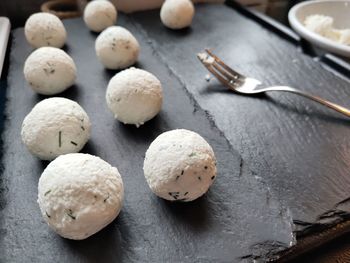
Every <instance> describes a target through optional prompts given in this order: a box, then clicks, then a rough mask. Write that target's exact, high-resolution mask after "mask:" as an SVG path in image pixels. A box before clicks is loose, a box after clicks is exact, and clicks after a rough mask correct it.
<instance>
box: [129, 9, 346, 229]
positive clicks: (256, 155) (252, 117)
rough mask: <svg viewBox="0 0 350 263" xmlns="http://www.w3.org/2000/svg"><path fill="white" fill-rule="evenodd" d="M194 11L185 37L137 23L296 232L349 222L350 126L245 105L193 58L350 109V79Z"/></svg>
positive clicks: (224, 12) (252, 101) (311, 111)
mask: <svg viewBox="0 0 350 263" xmlns="http://www.w3.org/2000/svg"><path fill="white" fill-rule="evenodd" d="M196 11H197V13H196V17H195V19H194V22H193V25H192V27H191V29H189V30H187V31H180V32H174V31H171V30H167V29H165V28H164V27H163V26H162V25H161V24H160V23H158V21H157V20H158V18H157V13H156V12H154V13H153V15H150V14H149V13H147V14H146V13H144V14H137V15H134V16H133V19H134V21H135V23H137V24H138V26H139V28H140V30H142V31H143V33H144V35H146V36H147V37H148V38H149V40H150V42H151V45H152V46H153V48H154V49H155V50H157V52H158V54H159V56H160V57H161V58H162V61H164V62H166V63H167V64H168V66H169V68H171V69H172V71H173V72H174V74H175V75H176V76H177V77H178V78H179V79H181V81H182V82H183V84H184V85H186V87H187V89H188V90H189V92H190V93H191V94H192V95H193V96H194V97H195V98H196V100H197V102H198V103H199V105H201V107H202V108H203V109H204V110H206V111H208V112H209V114H211V115H212V118H213V119H214V121H215V122H216V124H217V125H218V127H219V129H221V130H222V131H223V132H224V133H225V135H226V136H227V138H228V139H229V141H230V143H231V144H232V145H233V146H234V148H235V149H237V150H238V151H239V152H240V153H241V155H242V158H243V162H244V163H245V164H246V170H247V171H251V172H252V173H253V174H254V175H256V176H259V177H261V178H263V180H264V181H266V182H267V184H268V185H269V186H270V187H271V191H272V192H273V193H274V194H275V195H276V196H277V197H278V199H279V200H281V202H282V203H283V204H284V205H286V206H287V207H289V209H290V210H291V214H292V217H293V219H294V220H296V223H298V225H297V230H298V231H301V232H302V231H303V230H305V229H307V230H310V228H312V226H313V224H315V223H316V224H331V225H332V224H334V223H335V222H337V221H339V220H342V218H344V217H346V216H347V215H349V212H350V207H349V204H350V202H349V199H347V198H348V197H349V189H350V176H349V170H350V169H349V168H350V167H349V166H350V150H349V149H350V141H349V140H348V135H349V131H350V121H349V120H348V119H346V118H345V117H343V116H341V115H339V114H337V113H335V112H332V111H330V110H328V109H327V108H325V107H322V106H319V105H317V104H315V103H313V102H311V101H308V100H306V99H304V98H301V97H298V96H295V95H291V94H283V93H269V94H267V95H265V96H257V97H247V96H240V95H237V94H233V93H232V92H230V91H228V90H226V89H225V88H224V87H222V85H220V84H218V82H217V81H216V80H214V79H212V80H211V81H210V82H209V83H207V82H206V80H205V75H206V74H207V72H206V70H205V69H204V67H203V66H202V65H201V64H200V63H199V62H198V60H197V58H196V53H197V52H199V51H202V50H203V49H204V48H214V51H215V53H217V55H218V56H219V57H221V58H222V59H223V60H224V61H226V62H227V63H228V64H229V65H231V66H232V67H233V68H234V69H236V70H238V71H240V72H242V73H243V74H246V75H250V76H252V77H255V78H257V79H260V80H262V81H263V82H264V83H266V84H268V85H269V84H271V85H276V84H277V85H278V84H283V85H290V86H292V87H296V88H300V89H303V90H305V91H308V92H310V93H314V94H318V95H319V96H322V97H324V98H328V99H329V100H332V101H334V102H337V103H339V104H341V105H344V106H347V107H350V102H349V98H350V82H349V79H346V78H345V77H344V76H340V75H339V76H337V75H335V74H333V73H331V72H329V71H327V70H326V69H324V68H323V67H322V64H321V63H319V62H317V61H315V60H313V59H312V58H311V57H309V56H306V55H303V54H301V53H300V52H299V51H298V50H297V48H295V46H294V45H293V44H290V43H289V42H288V41H285V40H283V39H281V38H280V37H278V36H276V35H274V34H272V33H271V32H269V31H267V30H266V29H265V28H263V27H262V26H260V25H258V24H256V23H255V22H254V21H251V20H248V19H242V17H241V16H240V15H239V13H237V12H236V11H234V10H232V9H229V8H227V7H225V6H212V7H210V8H208V7H206V6H198V7H197V9H196ZM165 40H166V41H165ZM189 69H191V70H189ZM343 200H345V201H344V202H342V201H343ZM339 202H340V203H341V205H340V206H339V205H338V203H339ZM334 211H335V213H334Z"/></svg>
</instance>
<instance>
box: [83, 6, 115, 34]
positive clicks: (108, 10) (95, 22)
mask: <svg viewBox="0 0 350 263" xmlns="http://www.w3.org/2000/svg"><path fill="white" fill-rule="evenodd" d="M117 16H118V14H117V10H116V8H115V7H114V5H113V4H112V3H111V2H109V1H107V0H94V1H91V2H89V3H88V4H87V5H86V7H85V9H84V22H85V24H86V26H87V27H88V28H89V29H90V30H92V31H94V32H101V31H102V30H104V29H106V28H107V27H109V26H113V25H114V24H115V23H116V22H117Z"/></svg>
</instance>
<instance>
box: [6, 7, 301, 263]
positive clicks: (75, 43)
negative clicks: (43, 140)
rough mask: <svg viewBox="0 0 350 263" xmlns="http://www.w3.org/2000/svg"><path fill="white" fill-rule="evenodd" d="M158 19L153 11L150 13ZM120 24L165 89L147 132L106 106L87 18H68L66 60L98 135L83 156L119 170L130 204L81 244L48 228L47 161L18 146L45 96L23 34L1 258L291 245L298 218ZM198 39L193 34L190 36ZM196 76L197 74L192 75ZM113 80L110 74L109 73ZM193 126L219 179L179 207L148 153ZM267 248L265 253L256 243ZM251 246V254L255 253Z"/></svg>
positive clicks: (18, 40)
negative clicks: (43, 195) (160, 191)
mask: <svg viewBox="0 0 350 263" xmlns="http://www.w3.org/2000/svg"><path fill="white" fill-rule="evenodd" d="M150 15H152V14H150ZM118 23H119V24H120V25H122V26H125V27H126V28H128V29H129V30H130V31H131V32H132V33H134V34H135V36H136V38H137V39H138V40H139V42H140V44H141V48H142V51H141V56H140V60H139V64H138V65H141V66H142V68H144V69H146V70H148V71H150V72H152V73H154V74H155V75H156V76H157V77H158V78H159V79H160V80H161V82H162V83H163V87H164V105H163V109H162V112H161V113H160V114H159V116H158V117H156V118H155V119H154V120H152V121H150V122H148V123H146V124H145V125H143V126H141V127H140V128H138V129H137V128H135V127H133V126H125V125H123V124H120V123H119V122H117V121H115V120H114V119H113V116H112V114H111V113H110V112H109V111H108V109H107V106H106V104H105V89H106V86H107V83H108V81H109V78H110V77H111V76H112V75H113V73H111V72H106V70H105V69H104V68H103V67H102V65H100V63H99V62H98V61H97V59H96V56H95V52H94V40H95V35H92V34H91V33H90V32H89V31H88V30H87V29H86V28H85V26H84V23H83V21H82V20H81V19H72V20H65V21H64V24H65V26H66V29H67V31H68V36H69V37H68V43H67V47H69V54H70V55H71V56H72V57H73V59H74V61H75V62H76V65H77V68H78V78H77V84H76V88H75V89H76V90H73V93H70V92H69V91H67V92H66V93H64V94H62V95H64V96H67V97H70V98H74V99H76V100H77V101H78V102H79V103H80V105H81V106H82V107H83V108H84V109H85V110H86V111H87V113H88V115H89V116H90V118H91V121H92V137H91V140H90V141H89V143H88V144H87V145H86V147H85V148H84V149H83V152H88V153H93V154H96V155H98V156H100V157H101V158H103V159H104V160H106V161H108V162H109V163H111V164H112V165H114V166H117V167H118V169H119V171H120V173H121V175H122V177H123V181H124V186H125V201H124V206H123V209H122V211H121V213H120V216H119V217H118V218H117V219H116V220H115V221H114V222H112V223H111V224H110V225H109V226H108V227H107V228H106V229H104V230H102V231H101V232H99V233H97V234H96V235H94V236H92V237H90V238H88V239H87V240H83V241H71V240H65V239H63V238H61V237H59V236H58V235H56V234H55V233H54V232H53V231H51V230H50V229H49V228H48V226H47V225H46V224H45V223H44V221H43V219H42V217H41V215H40V212H39V207H38V205H37V203H36V199H37V183H38V179H39V176H40V174H41V173H42V171H43V169H44V168H45V165H46V163H42V162H40V161H38V160H37V159H36V158H35V157H33V156H31V155H30V154H29V152H28V151H27V150H26V149H25V147H24V145H23V144H22V143H21V138H20V129H21V123H22V121H23V119H24V117H25V115H26V114H27V113H28V112H29V111H30V110H31V108H32V107H33V106H34V105H35V103H36V102H37V101H38V96H37V95H36V94H34V93H33V92H32V90H31V89H30V88H29V87H28V85H27V84H26V83H25V80H24V77H23V73H22V67H23V63H24V60H25V58H26V57H27V56H28V55H29V53H30V51H31V48H30V47H29V46H28V44H27V43H26V41H25V39H24V34H23V29H17V30H15V31H14V32H13V37H14V43H13V45H12V48H11V61H10V63H11V66H10V72H9V75H8V84H9V86H8V92H7V97H8V102H7V105H6V114H7V116H8V120H7V122H6V127H5V130H4V132H3V138H4V147H3V153H4V154H3V158H2V164H3V165H4V172H3V173H2V175H1V178H2V181H1V183H2V185H1V189H6V191H2V192H1V196H0V198H1V200H2V201H4V202H6V204H5V206H4V207H2V210H1V211H0V218H1V221H0V231H1V233H2V235H0V254H1V259H2V260H4V261H5V262H8V261H11V262H23V261H26V262H58V261H59V262H112V261H113V262H142V261H148V262H235V261H246V259H244V258H243V259H242V257H244V256H246V255H252V254H254V257H259V256H262V260H264V258H263V255H265V254H266V253H267V252H271V249H273V250H276V251H278V250H280V249H282V248H285V247H287V246H289V245H291V244H292V243H293V241H294V237H293V235H292V223H291V217H290V215H289V213H288V211H287V210H286V209H284V208H283V207H281V205H280V204H279V203H278V202H277V201H276V200H275V198H274V197H273V196H272V195H271V193H270V192H269V188H268V186H267V185H266V184H264V183H263V182H262V181H261V179H259V177H256V176H253V175H252V174H250V173H249V172H247V171H245V172H244V173H243V170H244V169H246V168H247V167H246V164H245V162H243V160H242V159H241V157H240V155H239V153H238V152H237V151H235V150H234V149H233V148H232V146H231V145H230V144H229V142H228V141H227V139H226V138H225V136H224V134H223V133H222V132H220V130H218V129H217V127H216V125H215V123H214V122H213V121H212V120H211V119H210V116H209V115H208V114H207V113H206V112H204V111H203V110H202V109H201V108H200V107H199V106H198V105H197V103H196V102H195V100H194V99H193V98H192V97H191V96H189V94H188V93H187V91H186V89H185V87H184V86H183V84H182V83H181V81H179V80H178V79H177V77H176V76H175V75H173V73H172V71H171V70H169V69H168V68H167V66H166V65H165V64H163V62H162V60H161V58H160V57H158V56H157V54H156V51H155V50H153V49H152V47H151V46H149V45H148V41H149V40H148V39H147V38H145V37H144V34H143V33H140V31H139V29H138V27H135V25H134V23H130V20H128V19H127V18H126V17H124V16H122V15H121V16H120V18H119V20H118ZM191 34H192V32H191ZM188 70H189V71H192V68H188ZM107 73H108V74H107ZM176 128H186V129H190V130H193V131H196V132H198V133H200V134H201V135H202V136H203V137H204V138H205V139H206V140H207V141H208V142H209V143H210V144H211V145H212V147H213V149H214V151H215V153H216V156H217V160H218V176H217V180H216V182H215V183H214V185H213V186H212V188H211V189H210V191H209V192H208V193H207V194H206V195H205V196H203V197H202V198H200V199H199V200H197V201H195V202H193V203H184V204H177V203H171V202H168V201H164V200H161V199H159V198H157V197H156V196H155V195H153V194H152V193H151V191H150V190H149V188H148V186H147V183H146V181H145V179H144V176H143V171H142V166H143V158H144V154H145V151H146V149H147V148H148V146H149V144H150V143H151V142H152V140H153V139H154V138H155V137H156V136H158V135H159V134H160V133H162V132H164V131H168V130H171V129H176ZM261 243H263V244H265V245H264V246H262V245H259V246H256V244H261ZM250 248H253V250H251V249H250Z"/></svg>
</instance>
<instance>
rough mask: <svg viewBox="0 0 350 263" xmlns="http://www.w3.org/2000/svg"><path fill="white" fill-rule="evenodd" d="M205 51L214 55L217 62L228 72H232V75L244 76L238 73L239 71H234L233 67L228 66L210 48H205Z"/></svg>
mask: <svg viewBox="0 0 350 263" xmlns="http://www.w3.org/2000/svg"><path fill="white" fill-rule="evenodd" d="M205 51H206V52H207V53H208V54H209V55H210V56H212V57H213V58H214V59H215V61H216V62H217V63H219V64H220V65H221V66H223V67H224V68H225V69H226V70H227V71H228V72H230V73H231V74H232V75H235V76H238V77H244V76H243V75H242V74H240V73H238V72H237V71H234V70H233V69H232V68H230V67H229V66H227V65H226V64H225V63H224V62H223V61H222V60H221V59H220V58H219V57H217V56H216V55H214V53H213V52H211V50H210V49H207V48H206V49H205Z"/></svg>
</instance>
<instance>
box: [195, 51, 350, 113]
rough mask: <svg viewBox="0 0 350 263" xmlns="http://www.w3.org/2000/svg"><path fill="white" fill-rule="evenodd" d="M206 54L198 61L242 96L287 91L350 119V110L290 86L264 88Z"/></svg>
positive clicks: (200, 55)
mask: <svg viewBox="0 0 350 263" xmlns="http://www.w3.org/2000/svg"><path fill="white" fill-rule="evenodd" d="M205 51H206V53H205V52H203V53H199V54H198V55H197V56H198V59H199V60H200V61H201V62H202V64H203V65H204V66H205V67H206V68H207V69H208V70H209V71H210V72H211V73H212V74H213V75H214V76H215V77H216V78H217V79H218V80H219V81H220V82H221V83H222V84H224V85H225V86H226V87H227V88H229V89H230V90H233V91H235V92H238V93H242V94H248V95H249V94H257V93H262V92H267V91H285V92H291V93H294V94H298V95H301V96H303V97H306V98H308V99H311V100H313V101H316V102H318V103H320V104H322V105H325V106H327V107H329V108H331V109H333V110H335V111H337V112H340V113H342V114H344V115H346V116H348V117H350V110H349V109H347V108H345V107H343V106H340V105H338V104H335V103H333V102H330V101H328V100H325V99H322V98H320V97H318V96H313V95H311V94H308V93H305V92H303V91H301V90H298V89H295V88H292V87H288V86H270V87H266V86H264V85H263V84H262V83H261V82H260V81H259V80H257V79H254V78H249V77H246V76H244V75H242V74H240V73H238V72H236V71H234V70H233V69H232V68H230V67H229V66H227V65H226V64H225V63H224V62H223V61H222V60H221V59H220V58H218V57H217V56H215V55H214V54H213V52H211V51H210V50H209V49H206V50H205Z"/></svg>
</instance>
